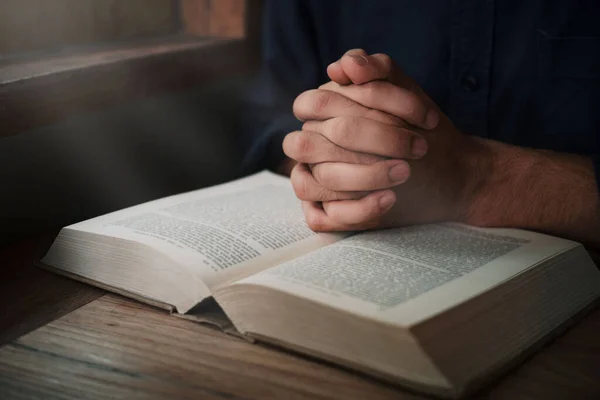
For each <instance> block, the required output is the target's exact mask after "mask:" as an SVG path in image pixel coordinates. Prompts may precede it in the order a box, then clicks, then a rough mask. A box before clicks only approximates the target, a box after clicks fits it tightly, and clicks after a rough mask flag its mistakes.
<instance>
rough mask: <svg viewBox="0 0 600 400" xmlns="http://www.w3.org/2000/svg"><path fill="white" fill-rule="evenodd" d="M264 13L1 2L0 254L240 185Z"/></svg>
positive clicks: (222, 1) (215, 7)
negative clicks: (115, 214) (193, 193)
mask: <svg viewBox="0 0 600 400" xmlns="http://www.w3.org/2000/svg"><path fill="white" fill-rule="evenodd" d="M260 10H261V2H260V1H254V0H250V1H245V0H212V1H211V0H52V1H47V0H19V1H14V0H0V185H1V188H2V190H1V196H0V245H1V244H5V243H8V242H11V241H14V240H17V239H21V238H23V237H26V236H32V235H37V234H41V233H45V232H53V231H54V230H55V229H58V228H60V227H62V226H64V225H67V224H70V223H73V222H76V221H80V220H83V219H87V218H90V217H93V216H96V215H100V214H103V213H106V212H109V211H113V210H116V209H120V208H123V207H127V206H130V205H135V204H138V203H140V202H144V201H148V200H152V199H156V198H159V197H163V196H166V195H169V194H175V193H179V192H182V191H187V190H194V189H198V188H201V187H205V186H208V185H213V184H216V183H220V182H224V181H227V180H230V179H233V178H235V177H236V176H237V175H238V173H239V166H240V151H241V150H240V149H239V146H238V141H237V139H236V116H237V114H238V110H239V107H240V99H241V94H242V93H243V92H244V89H245V88H246V87H247V85H248V83H249V82H250V79H251V77H252V76H253V74H254V72H255V71H256V68H257V66H258V62H257V60H258V54H259V46H258V43H259V40H258V37H259V34H258V32H259V26H260Z"/></svg>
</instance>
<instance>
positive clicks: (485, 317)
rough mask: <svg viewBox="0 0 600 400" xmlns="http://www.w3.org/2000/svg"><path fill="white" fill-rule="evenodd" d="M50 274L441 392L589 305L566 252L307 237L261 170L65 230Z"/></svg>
mask: <svg viewBox="0 0 600 400" xmlns="http://www.w3.org/2000/svg"><path fill="white" fill-rule="evenodd" d="M42 262H43V264H44V265H45V266H47V268H49V269H51V270H52V271H55V272H58V273H61V274H64V275H67V276H70V277H73V278H75V279H79V280H83V281H85V282H89V283H91V284H93V285H97V286H100V287H103V288H107V289H109V290H113V291H115V292H118V293H121V294H125V295H127V296H130V297H132V298H135V299H138V300H141V301H144V302H147V303H150V304H153V305H158V306H161V305H162V306H164V307H167V308H171V309H172V311H173V312H175V313H178V314H182V315H183V316H186V317H188V318H195V319H200V320H202V319H203V318H204V317H203V313H204V312H205V313H206V317H205V318H206V320H211V318H216V319H215V320H216V321H218V319H219V316H218V313H215V311H214V308H213V307H208V306H207V307H203V305H205V304H210V303H211V302H212V303H213V304H214V301H216V303H218V305H219V306H220V307H221V308H222V310H224V312H225V314H226V316H227V317H228V319H227V318H225V317H224V316H221V322H223V321H231V323H232V324H233V326H234V327H235V330H236V331H237V332H239V334H242V335H246V336H248V337H251V338H254V339H255V340H259V341H267V342H270V343H273V344H276V345H279V346H283V347H286V348H289V349H292V350H294V351H299V352H302V353H306V354H309V355H312V356H317V357H320V358H323V359H326V360H328V361H331V362H334V363H338V364H341V365H343V366H346V367H349V368H352V369H356V370H360V371H363V372H366V373H368V374H371V375H374V376H377V377H379V378H383V379H386V380H389V381H393V382H396V383H400V384H403V385H406V386H408V387H411V388H414V389H417V390H420V391H425V392H428V393H431V394H436V395H440V396H444V397H458V396H461V395H463V394H465V393H467V392H470V391H472V390H474V389H477V388H479V387H480V386H481V385H482V384H483V383H485V382H486V381H488V380H490V379H492V378H493V377H495V376H497V375H498V374H499V373H501V372H502V371H504V370H506V368H507V367H508V366H510V365H513V364H514V363H515V362H516V361H517V360H519V359H521V358H522V357H523V355H524V354H528V353H530V352H531V351H532V350H533V349H535V348H537V347H539V345H540V344H541V343H542V342H544V341H545V340H547V339H548V338H550V337H551V336H552V334H556V332H558V331H559V330H560V329H561V328H564V327H565V326H567V325H568V322H569V321H571V320H572V319H573V317H574V316H575V315H578V314H581V313H582V312H584V311H585V310H586V309H588V308H590V307H591V305H592V304H593V303H594V300H595V299H596V298H598V297H599V295H600V272H599V271H598V269H597V268H596V266H595V265H594V263H593V262H592V261H591V259H590V257H589V255H588V254H587V253H586V251H585V250H584V248H583V247H582V246H581V245H579V244H577V243H574V242H571V241H567V240H563V239H558V238H554V237H550V236H546V235H541V234H536V233H531V232H527V231H522V230H509V229H494V230H491V229H478V228H473V227H469V226H465V225H459V224H439V225H424V226H415V227H407V228H402V229H393V230H381V231H371V232H364V233H358V234H354V235H352V234H316V233H314V232H312V231H311V230H309V229H308V227H307V226H306V224H305V223H304V218H303V215H302V212H301V209H300V204H299V201H298V200H297V199H296V197H295V195H294V192H293V190H292V187H291V184H290V183H289V181H288V180H287V179H285V178H282V177H279V176H277V175H274V174H271V173H268V172H262V173H260V174H256V175H253V176H251V177H248V178H244V179H240V180H237V181H234V182H230V183H227V184H224V185H219V186H216V187H212V188H208V189H203V190H198V191H195V192H191V193H185V194H181V195H177V196H172V197H168V198H164V199H160V200H156V201H153V202H149V203H145V204H142V205H139V206H135V207H131V208H128V209H125V210H121V211H117V212H114V213H111V214H108V215H105V216H101V217H98V218H94V219H91V220H88V221H85V222H81V223H78V224H75V225H72V226H69V227H66V228H64V229H63V230H62V231H61V232H60V234H59V236H58V237H57V238H56V240H55V242H54V244H53V245H52V247H51V248H50V250H49V251H48V253H47V255H46V257H45V258H44V259H43V260H42Z"/></svg>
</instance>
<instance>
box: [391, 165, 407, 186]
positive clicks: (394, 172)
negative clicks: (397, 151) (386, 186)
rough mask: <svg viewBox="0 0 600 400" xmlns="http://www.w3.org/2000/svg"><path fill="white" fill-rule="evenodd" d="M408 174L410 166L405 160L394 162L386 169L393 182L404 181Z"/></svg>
mask: <svg viewBox="0 0 600 400" xmlns="http://www.w3.org/2000/svg"><path fill="white" fill-rule="evenodd" d="M409 174H410V167H409V166H408V164H407V163H406V162H405V161H400V162H399V163H398V164H395V165H394V166H392V167H391V168H390V170H389V171H388V176H389V177H390V179H391V180H392V181H393V182H404V181H405V180H407V179H408V176H409Z"/></svg>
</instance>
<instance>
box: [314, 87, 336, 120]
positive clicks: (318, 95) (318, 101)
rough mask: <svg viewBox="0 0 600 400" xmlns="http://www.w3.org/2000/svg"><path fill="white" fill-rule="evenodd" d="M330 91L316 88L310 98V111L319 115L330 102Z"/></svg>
mask: <svg viewBox="0 0 600 400" xmlns="http://www.w3.org/2000/svg"><path fill="white" fill-rule="evenodd" d="M331 98H332V93H331V92H330V91H328V90H317V91H316V92H315V93H314V97H313V99H312V111H313V112H314V113H315V114H316V115H321V114H323V113H324V112H325V110H326V109H327V107H328V105H329V103H330V102H331Z"/></svg>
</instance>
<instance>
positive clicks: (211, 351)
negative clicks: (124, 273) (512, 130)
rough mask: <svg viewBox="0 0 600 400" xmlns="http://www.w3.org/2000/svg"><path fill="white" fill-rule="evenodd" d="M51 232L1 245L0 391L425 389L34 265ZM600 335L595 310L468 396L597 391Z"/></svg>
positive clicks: (596, 394)
mask: <svg viewBox="0 0 600 400" xmlns="http://www.w3.org/2000/svg"><path fill="white" fill-rule="evenodd" d="M48 243H49V241H48V240H47V239H46V240H45V241H44V240H42V241H33V242H28V243H24V244H21V245H18V246H15V247H13V249H12V251H11V252H6V251H5V252H0V278H2V279H0V289H1V290H0V293H1V294H2V300H4V301H3V303H2V314H0V315H2V316H3V318H0V328H1V329H0V332H2V333H3V334H4V336H5V338H10V339H14V340H12V341H10V342H9V343H6V344H5V345H4V346H2V347H0V399H2V400H12V399H401V400H404V399H422V398H425V397H423V396H421V395H417V394H414V393H409V392H407V391H405V390H403V389H402V388H399V387H396V386H392V385H389V384H385V383H382V382H379V381H377V380H375V379H371V378H369V377H366V376H363V375H361V374H358V373H354V372H351V371H348V370H344V369H341V368H338V367H335V366H333V365H330V364H326V363H322V362H319V361H317V360H313V359H310V358H306V357H302V356H300V355H296V354H292V353H288V352H285V351H282V350H280V349H276V348H272V347H268V346H263V345H258V344H251V343H248V342H246V341H244V340H242V339H238V338H234V337H231V336H228V335H226V334H224V333H222V332H221V331H218V330H215V329H212V328H209V327H206V326H203V325H199V324H197V323H194V322H191V321H188V320H183V319H180V318H176V317H174V316H171V315H168V313H166V312H164V311H162V310H158V309H154V308H152V307H149V306H146V305H143V304H140V303H137V302H135V301H132V300H129V299H126V298H123V297H120V296H117V295H114V294H106V295H104V294H103V293H104V292H102V291H99V290H97V289H94V288H91V287H89V286H86V285H83V284H80V283H77V282H72V281H69V280H66V279H64V278H61V277H57V276H54V275H52V274H49V273H47V272H45V271H42V270H39V269H36V268H34V267H33V266H32V265H31V264H30V263H29V260H30V259H35V258H36V257H37V255H38V254H40V255H41V254H43V251H44V250H45V247H46V244H48ZM34 254H35V256H34ZM9 261H10V262H9ZM9 271H12V272H9ZM82 304H85V305H83V306H81V305H82ZM80 306H81V307H80ZM7 310H8V311H7ZM73 310H74V311H73ZM18 316H20V317H21V318H20V319H19V318H17V317H18ZM3 321H4V325H2V322H3ZM7 321H8V322H11V321H12V324H11V323H9V324H7V323H6V322H7ZM15 321H17V322H18V321H21V322H20V323H16V322H15ZM7 327H8V329H7ZM15 328H16V329H15ZM34 328H37V329H34ZM27 331H30V332H29V333H27V334H24V335H23V336H20V337H18V338H16V337H17V336H19V335H21V334H23V333H24V332H27ZM5 332H8V335H6V334H5ZM599 334H600V310H595V311H593V312H591V313H590V314H589V315H588V316H587V317H585V318H584V319H583V320H582V321H581V322H579V323H578V324H576V325H575V326H574V327H573V328H571V329H569V330H568V331H567V332H566V333H565V334H563V335H561V336H560V337H558V338H557V339H556V340H554V341H553V342H552V343H550V344H549V345H548V346H546V347H545V348H544V349H542V350H541V351H540V352H538V353H536V354H535V355H534V356H532V357H531V358H529V359H528V360H526V361H525V362H524V363H523V364H522V365H520V366H519V367H517V368H515V369H514V370H512V371H511V372H510V373H508V374H507V375H506V376H504V377H502V378H501V379H499V380H498V381H497V382H495V383H494V384H492V385H491V386H490V387H488V388H486V389H485V390H484V391H482V392H480V393H479V394H477V395H476V396H475V398H479V399H528V400H530V399H600V338H599Z"/></svg>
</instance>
